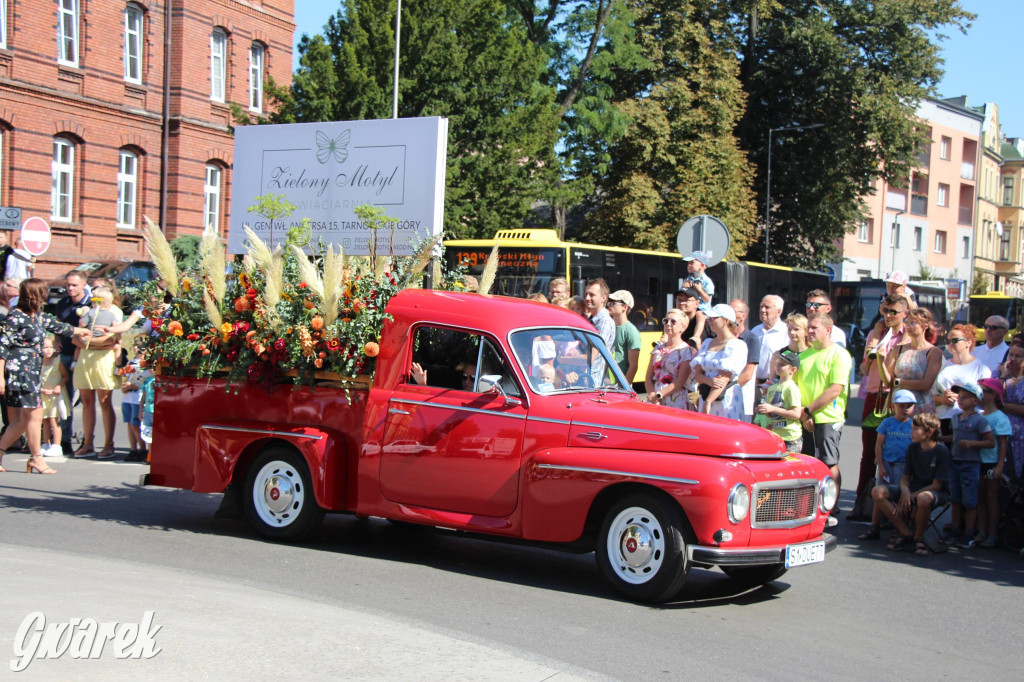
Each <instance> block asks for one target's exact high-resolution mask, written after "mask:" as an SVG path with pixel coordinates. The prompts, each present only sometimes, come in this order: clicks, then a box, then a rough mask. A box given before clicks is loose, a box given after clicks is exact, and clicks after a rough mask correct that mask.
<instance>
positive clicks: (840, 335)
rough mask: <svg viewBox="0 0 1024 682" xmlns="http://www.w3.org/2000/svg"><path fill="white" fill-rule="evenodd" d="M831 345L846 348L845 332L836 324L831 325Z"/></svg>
mask: <svg viewBox="0 0 1024 682" xmlns="http://www.w3.org/2000/svg"><path fill="white" fill-rule="evenodd" d="M832 343H837V344H839V345H840V346H842V347H843V348H846V332H844V331H843V330H842V329H840V328H839V325H838V324H835V325H832Z"/></svg>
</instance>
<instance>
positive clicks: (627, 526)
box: [605, 507, 665, 585]
mask: <svg viewBox="0 0 1024 682" xmlns="http://www.w3.org/2000/svg"><path fill="white" fill-rule="evenodd" d="M605 542H607V552H608V557H609V559H610V561H611V565H612V569H613V570H614V571H615V573H616V574H617V575H618V576H619V578H620V579H622V580H624V581H625V582H627V583H630V584H633V585H641V584H643V583H646V582H648V581H649V580H652V579H653V578H654V577H655V576H656V575H657V574H658V571H659V570H660V569H661V566H662V564H663V563H664V561H665V532H664V530H663V529H662V527H661V522H659V521H658V519H657V517H655V516H654V514H652V513H651V512H650V511H649V510H647V509H644V508H643V507H629V508H627V509H623V510H622V511H621V512H619V514H618V515H616V517H615V518H614V519H613V520H612V523H611V525H610V527H609V530H608V536H607V538H605Z"/></svg>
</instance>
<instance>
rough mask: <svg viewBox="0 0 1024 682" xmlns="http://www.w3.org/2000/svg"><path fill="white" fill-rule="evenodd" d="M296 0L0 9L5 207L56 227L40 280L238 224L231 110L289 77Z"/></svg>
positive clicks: (66, 2) (51, 2)
mask: <svg viewBox="0 0 1024 682" xmlns="http://www.w3.org/2000/svg"><path fill="white" fill-rule="evenodd" d="M294 31H295V24H294V0H248V1H245V2H243V1H240V0H132V1H131V2H125V1H124V0H46V1H43V0H0V206H3V207H15V208H20V209H21V211H22V216H23V219H25V218H28V217H30V216H40V217H42V218H44V219H45V220H47V222H49V223H50V226H51V232H52V240H51V246H50V249H49V251H48V252H47V253H46V254H45V255H44V256H43V257H42V258H40V259H39V262H38V264H37V267H36V274H37V275H38V276H40V277H51V276H55V275H57V274H60V273H62V272H64V271H66V270H67V269H69V268H70V267H73V266H74V265H77V264H78V263H81V262H83V261H87V260H95V259H102V258H137V257H143V256H144V246H143V243H142V238H141V234H140V228H141V226H142V224H143V216H144V215H146V216H149V217H150V218H151V219H152V220H154V221H156V222H159V223H160V224H161V225H162V226H163V228H164V230H165V232H166V233H167V235H168V237H171V238H173V237H175V236H177V235H181V234H199V233H201V232H202V230H203V229H204V228H205V227H207V226H209V227H210V228H211V229H215V230H217V231H218V232H220V233H221V234H222V235H223V234H224V233H225V231H226V229H227V225H228V220H227V211H228V207H229V206H230V191H231V164H232V158H233V140H232V136H231V133H230V126H232V125H233V124H234V123H233V119H232V111H231V105H232V103H236V104H237V105H238V106H240V107H241V108H242V110H243V111H244V112H248V113H249V115H250V116H256V115H259V114H261V113H264V110H265V108H266V106H267V102H266V97H265V95H264V92H263V86H264V82H265V81H266V78H267V76H272V77H273V78H274V80H275V81H277V82H278V83H279V84H285V85H287V84H288V83H290V82H291V68H292V36H293V34H294Z"/></svg>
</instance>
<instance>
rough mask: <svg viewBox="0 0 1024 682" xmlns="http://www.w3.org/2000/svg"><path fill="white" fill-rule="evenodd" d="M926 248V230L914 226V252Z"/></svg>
mask: <svg viewBox="0 0 1024 682" xmlns="http://www.w3.org/2000/svg"><path fill="white" fill-rule="evenodd" d="M923 248H924V228H923V227H921V226H920V225H915V226H914V251H920V250H921V249H923Z"/></svg>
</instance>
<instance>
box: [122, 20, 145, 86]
mask: <svg viewBox="0 0 1024 682" xmlns="http://www.w3.org/2000/svg"><path fill="white" fill-rule="evenodd" d="M124 79H125V80H126V81H130V82H132V83H141V82H142V10H141V9H139V8H138V7H137V6H135V5H128V6H127V7H126V8H125V10H124Z"/></svg>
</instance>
